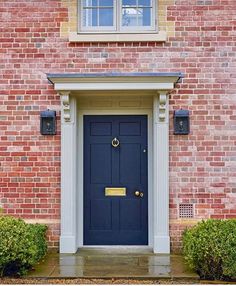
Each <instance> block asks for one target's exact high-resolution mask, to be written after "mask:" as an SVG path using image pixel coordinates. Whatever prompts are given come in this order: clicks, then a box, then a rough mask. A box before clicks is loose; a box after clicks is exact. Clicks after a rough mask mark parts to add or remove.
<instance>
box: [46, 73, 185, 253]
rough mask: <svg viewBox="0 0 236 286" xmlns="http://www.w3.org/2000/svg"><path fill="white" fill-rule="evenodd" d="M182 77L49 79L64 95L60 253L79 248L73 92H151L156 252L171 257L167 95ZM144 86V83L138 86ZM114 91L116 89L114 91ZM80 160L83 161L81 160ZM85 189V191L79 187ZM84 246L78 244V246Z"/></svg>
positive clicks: (76, 122) (68, 77)
mask: <svg viewBox="0 0 236 286" xmlns="http://www.w3.org/2000/svg"><path fill="white" fill-rule="evenodd" d="M179 77H180V74H179V73H174V74H165V75H160V74H158V75H152V76H149V75H144V76H141V75H135V76H124V75H123V76H117V75H116V76H115V77H114V76H112V75H109V76H107V75H104V76H101V75H98V76H97V75H96V76H95V75H94V76H91V75H88V76H87V77H86V78H85V77H83V76H82V77H81V76H77V75H72V76H65V75H54V76H53V75H49V76H48V78H49V80H50V81H51V82H52V83H54V87H55V89H56V90H57V91H58V92H59V94H60V95H61V103H62V104H61V236H60V252H61V253H75V252H76V251H77V247H78V235H77V234H78V216H77V207H78V206H77V201H78V195H79V193H78V191H77V190H78V184H77V183H78V182H77V178H78V173H77V167H78V166H77V164H78V160H79V159H80V158H78V157H77V156H76V151H77V146H78V142H77V141H78V140H77V138H78V137H77V131H78V120H77V105H76V97H75V96H73V95H70V94H71V91H73V90H76V91H83V90H93V91H94V90H95V91H96V90H97V91H98V90H110V89H112V90H126V91H128V90H135V89H136V90H143V91H145V90H147V91H150V90H152V91H155V92H156V95H155V96H154V97H153V124H152V126H153V142H152V144H153V182H152V184H153V226H154V227H153V235H152V237H153V251H154V253H170V238H169V140H168V137H169V108H168V93H169V91H170V90H172V89H173V88H174V83H175V82H176V81H177V80H178V79H179ZM140 82H141V83H140ZM111 87H112V88H111ZM81 161H82V158H81ZM80 188H81V186H80ZM80 244H81V241H80V240H79V245H80Z"/></svg>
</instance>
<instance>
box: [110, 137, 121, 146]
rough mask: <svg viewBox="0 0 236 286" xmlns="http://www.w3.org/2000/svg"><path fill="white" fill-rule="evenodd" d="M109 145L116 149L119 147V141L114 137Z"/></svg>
mask: <svg viewBox="0 0 236 286" xmlns="http://www.w3.org/2000/svg"><path fill="white" fill-rule="evenodd" d="M111 145H112V146H113V147H114V148H116V147H118V146H119V145H120V141H119V140H118V139H117V138H116V137H115V138H114V139H113V140H112V141H111Z"/></svg>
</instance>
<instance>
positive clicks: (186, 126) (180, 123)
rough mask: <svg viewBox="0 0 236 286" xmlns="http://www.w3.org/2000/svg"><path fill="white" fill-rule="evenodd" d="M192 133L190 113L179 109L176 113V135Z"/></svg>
mask: <svg viewBox="0 0 236 286" xmlns="http://www.w3.org/2000/svg"><path fill="white" fill-rule="evenodd" d="M189 132H190V118H189V111H188V110H185V109H179V110H175V111H174V134H176V135H187V134H189Z"/></svg>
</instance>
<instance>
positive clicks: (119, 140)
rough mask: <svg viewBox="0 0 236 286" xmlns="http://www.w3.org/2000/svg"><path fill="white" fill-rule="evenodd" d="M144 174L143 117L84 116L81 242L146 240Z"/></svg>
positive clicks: (136, 241)
mask: <svg viewBox="0 0 236 286" xmlns="http://www.w3.org/2000/svg"><path fill="white" fill-rule="evenodd" d="M112 140H113V145H112ZM117 145H118V146H117ZM147 178H148V174H147V117H146V116H143V115H141V116H139V115H135V116H133V115H125V116H123V115H109V116H107V115H103V116H84V244H85V245H147V244H148V187H147ZM106 188H108V189H111V188H124V189H123V192H124V193H123V196H119V194H121V193H120V192H121V191H120V190H118V195H117V190H116V191H115V193H114V192H113V191H114V189H112V191H111V193H110V192H109V191H108V194H107V193H106V192H105V189H106Z"/></svg>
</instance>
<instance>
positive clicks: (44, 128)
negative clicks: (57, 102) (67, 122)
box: [40, 109, 56, 135]
mask: <svg viewBox="0 0 236 286" xmlns="http://www.w3.org/2000/svg"><path fill="white" fill-rule="evenodd" d="M40 133H41V134H42V135H55V134H56V111H55V110H49V109H48V110H45V111H41V112H40Z"/></svg>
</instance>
